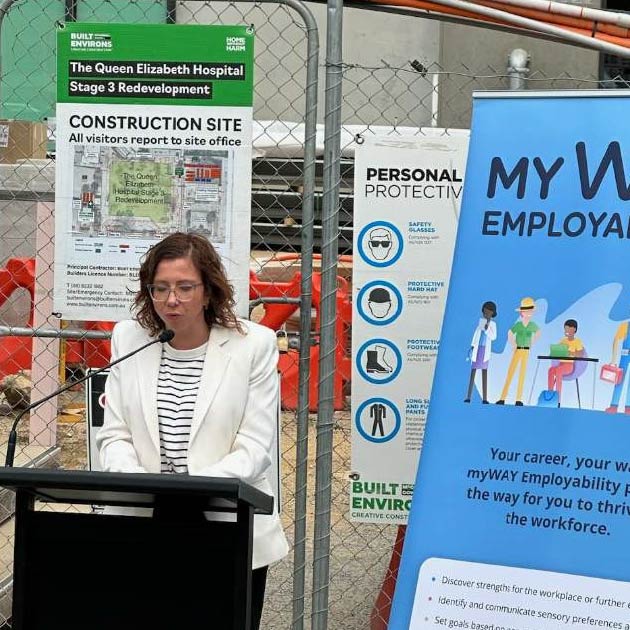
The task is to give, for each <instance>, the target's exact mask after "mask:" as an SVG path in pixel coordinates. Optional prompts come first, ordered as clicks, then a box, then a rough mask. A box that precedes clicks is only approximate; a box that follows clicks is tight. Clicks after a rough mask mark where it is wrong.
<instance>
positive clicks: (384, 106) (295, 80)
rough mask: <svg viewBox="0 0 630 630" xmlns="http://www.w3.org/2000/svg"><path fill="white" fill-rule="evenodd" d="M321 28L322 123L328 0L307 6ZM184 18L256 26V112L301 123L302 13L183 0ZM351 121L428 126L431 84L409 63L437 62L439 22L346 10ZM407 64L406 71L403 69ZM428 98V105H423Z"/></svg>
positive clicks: (346, 106) (346, 109) (347, 118)
mask: <svg viewBox="0 0 630 630" xmlns="http://www.w3.org/2000/svg"><path fill="white" fill-rule="evenodd" d="M307 6H308V7H309V9H310V10H311V11H312V13H313V15H314V17H315V19H316V20H317V24H318V27H319V34H320V73H319V103H320V106H319V120H320V121H322V120H323V109H324V108H323V103H324V76H325V52H326V5H325V4H320V3H307ZM177 21H178V22H179V23H182V24H185V23H196V24H213V23H215V24H216V23H223V24H239V23H240V24H243V23H245V24H254V26H255V27H256V44H255V55H256V77H255V102H254V116H255V118H256V119H258V120H270V119H271V120H274V119H279V120H288V121H299V120H301V119H302V117H303V112H304V100H303V94H304V86H305V65H304V64H305V59H306V39H305V33H304V30H303V26H302V25H303V22H302V21H301V18H300V17H299V16H298V15H297V13H295V12H294V11H293V10H291V9H287V8H285V7H284V6H281V5H276V4H263V5H250V4H248V3H236V4H228V3H224V2H213V3H211V4H210V3H208V4H206V3H203V4H201V3H199V2H179V3H178V5H177ZM343 23H344V34H343V38H344V39H343V60H344V103H343V112H342V117H343V121H344V123H346V124H361V123H363V124H371V125H374V124H398V125H404V124H413V125H416V126H417V125H422V124H428V122H429V120H430V108H428V107H425V105H424V104H425V103H426V101H427V98H429V99H430V92H431V85H430V82H428V81H426V80H421V79H420V77H419V76H418V75H417V73H414V72H413V71H412V70H411V69H410V67H409V60H410V59H414V58H420V59H421V60H430V61H436V60H437V59H438V56H439V23H438V22H436V21H433V20H425V19H417V18H413V17H408V16H398V15H393V14H387V13H376V12H374V11H365V10H360V9H345V10H344V15H343ZM403 66H404V67H405V68H406V70H404V71H402V72H399V71H397V68H399V67H403ZM420 103H422V104H423V105H422V107H418V105H419V104H420Z"/></svg>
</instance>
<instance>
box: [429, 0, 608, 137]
mask: <svg viewBox="0 0 630 630" xmlns="http://www.w3.org/2000/svg"><path fill="white" fill-rule="evenodd" d="M591 6H592V7H596V6H597V4H596V3H595V2H592V3H591ZM514 48H523V49H525V50H527V51H528V52H529V53H530V55H531V61H530V75H529V77H530V80H529V81H527V87H528V89H572V88H588V87H590V88H596V87H597V85H596V84H595V83H592V82H590V81H588V80H596V79H597V78H598V73H599V53H598V52H596V51H591V50H586V49H584V48H578V47H576V46H569V45H567V44H561V43H558V42H550V41H545V40H542V39H536V38H534V37H525V36H523V35H520V34H519V35H517V34H511V33H502V32H499V31H493V30H489V29H482V28H477V27H472V26H464V25H455V24H446V23H443V24H442V26H441V51H440V65H441V67H442V68H443V69H444V70H446V71H448V72H449V73H456V72H459V73H461V74H462V76H456V75H454V74H447V75H445V76H444V77H443V78H442V80H441V82H440V88H439V90H440V114H439V118H438V119H439V123H440V126H444V127H469V125H470V111H471V100H472V99H471V95H472V92H473V91H474V90H481V89H508V87H509V81H508V79H507V77H505V78H503V77H497V76H496V75H505V74H506V70H507V64H508V56H509V54H510V52H511V51H512V50H513V49H514ZM473 76H474V77H475V78H471V77H473ZM554 78H555V79H556V80H551V79H554ZM574 79H582V81H579V80H574Z"/></svg>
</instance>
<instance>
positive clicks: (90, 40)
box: [70, 33, 113, 50]
mask: <svg viewBox="0 0 630 630" xmlns="http://www.w3.org/2000/svg"><path fill="white" fill-rule="evenodd" d="M70 48H71V49H72V50H112V48H113V43H112V36H111V35H108V34H107V33H70Z"/></svg>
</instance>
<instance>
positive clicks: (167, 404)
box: [157, 342, 208, 473]
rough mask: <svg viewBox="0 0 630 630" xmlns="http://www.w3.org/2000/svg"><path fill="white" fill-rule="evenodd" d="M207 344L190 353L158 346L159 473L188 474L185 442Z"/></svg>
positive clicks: (167, 345) (186, 442) (189, 351)
mask: <svg viewBox="0 0 630 630" xmlns="http://www.w3.org/2000/svg"><path fill="white" fill-rule="evenodd" d="M207 347H208V343H207V342H206V343H204V344H203V345H202V346H199V347H198V348H193V349H192V350H176V349H175V348H172V347H171V346H170V345H169V344H167V343H165V344H164V345H163V346H162V360H161V361H160V372H159V376H158V387H157V407H158V422H159V427H160V457H161V459H162V472H163V473H186V472H188V466H187V463H186V462H187V459H188V442H189V439H190V426H191V423H192V417H193V411H194V409H195V401H196V400H197V391H198V390H199V381H200V380H201V372H202V370H203V361H204V358H205V355H206V348H207Z"/></svg>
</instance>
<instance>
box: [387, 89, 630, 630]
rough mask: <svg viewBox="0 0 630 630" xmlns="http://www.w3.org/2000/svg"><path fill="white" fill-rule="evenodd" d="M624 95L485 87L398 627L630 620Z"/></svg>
mask: <svg viewBox="0 0 630 630" xmlns="http://www.w3.org/2000/svg"><path fill="white" fill-rule="evenodd" d="M628 111H630V97H629V96H627V93H626V92H621V91H619V92H606V91H597V92H595V91H593V92H590V91H589V92H580V93H529V94H528V93H518V94H500V95H499V94H497V93H494V94H485V95H476V97H475V100H474V109H473V122H472V130H471V141H470V148H469V153H468V166H467V171H466V184H465V187H464V197H463V204H462V211H461V216H460V221H459V229H458V237H457V242H456V248H455V256H454V262H453V270H452V275H451V282H450V288H449V294H448V300H447V306H446V313H445V319H444V325H443V329H442V335H441V340H440V349H439V355H438V361H437V367H436V373H435V380H434V384H433V391H432V396H431V403H430V409H429V416H428V423H427V431H426V435H425V442H424V448H423V451H422V455H421V461H420V466H419V471H418V477H417V480H416V489H415V494H414V496H413V502H412V511H411V516H410V521H409V527H408V531H407V537H406V541H405V547H404V552H403V558H402V563H401V568H400V573H399V576H398V584H397V589H396V594H395V598H394V605H393V612H392V619H391V621H390V626H389V627H390V629H392V630H402V629H406V628H422V629H424V628H434V627H449V628H455V627H459V628H487V629H488V630H491V629H492V630H495V629H498V628H501V627H506V628H515V629H520V628H523V629H525V628H527V629H531V628H536V630H541V629H543V628H558V627H562V625H564V624H566V625H570V627H580V628H581V627H585V628H586V627H597V623H595V622H601V623H600V624H599V625H600V626H601V627H608V628H619V629H621V630H623V629H624V628H630V625H628V623H627V621H626V620H630V589H629V588H628V585H626V584H620V583H618V582H613V581H626V580H629V579H630V545H629V544H628V540H630V448H629V445H630V393H629V392H628V391H627V390H628V383H627V381H628V379H627V373H628V370H629V369H630V327H629V325H628V322H629V321H630V204H629V201H630V153H629V151H630V128H629V127H628V125H627V124H626V123H625V121H626V120H627V116H628ZM568 574H571V577H569V575H568ZM580 576H581V577H580ZM590 578H599V579H590ZM541 587H544V588H541ZM519 589H520V590H519ZM546 589H548V590H546ZM598 589H599V590H598ZM600 591H601V593H600ZM617 591H618V592H617ZM541 592H542V593H549V595H541ZM612 592H615V593H616V595H617V596H618V598H619V602H621V603H620V604H619V605H616V604H614V603H605V599H606V595H605V593H609V594H610V593H612ZM552 593H555V595H552ZM563 593H564V595H562V594H563ZM587 598H590V600H591V601H590V602H589V601H588V599H587ZM595 598H601V600H602V602H604V603H601V604H598V603H597V600H596V599H595ZM609 599H610V597H609ZM526 611H529V612H526ZM563 615H564V616H563ZM582 615H585V616H582ZM588 616H590V618H592V619H593V620H594V621H584V620H585V619H587V617H588ZM565 617H566V619H565ZM581 619H582V621H580V620H581ZM483 624H485V625H483ZM571 624H572V625H571ZM581 624H582V625H581ZM606 624H607V625H606ZM615 624H617V625H615Z"/></svg>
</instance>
